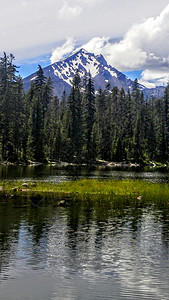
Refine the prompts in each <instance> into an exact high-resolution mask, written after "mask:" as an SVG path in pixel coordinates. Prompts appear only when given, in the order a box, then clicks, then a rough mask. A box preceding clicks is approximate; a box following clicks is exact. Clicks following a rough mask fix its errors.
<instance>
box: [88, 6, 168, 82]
mask: <svg viewBox="0 0 169 300" xmlns="http://www.w3.org/2000/svg"><path fill="white" fill-rule="evenodd" d="M82 47H83V48H85V49H86V50H87V51H89V52H94V53H96V54H99V53H102V54H103V55H104V57H105V58H106V60H107V61H108V63H109V64H111V65H112V66H114V67H115V68H117V69H118V70H120V71H129V70H141V69H144V71H143V72H142V78H141V80H140V82H141V83H144V84H146V85H147V86H149V87H150V86H151V87H152V86H155V85H156V84H157V85H162V84H166V83H167V82H168V80H169V5H167V6H166V7H165V9H164V10H163V11H162V12H161V14H160V15H159V16H157V17H151V18H148V19H147V20H145V21H144V22H142V23H139V24H135V25H133V26H132V27H131V28H130V29H129V30H128V32H127V33H126V34H125V36H124V38H123V39H122V40H121V41H120V42H119V43H111V41H110V39H109V38H108V37H95V38H92V39H91V40H89V42H88V43H86V44H84V45H82Z"/></svg>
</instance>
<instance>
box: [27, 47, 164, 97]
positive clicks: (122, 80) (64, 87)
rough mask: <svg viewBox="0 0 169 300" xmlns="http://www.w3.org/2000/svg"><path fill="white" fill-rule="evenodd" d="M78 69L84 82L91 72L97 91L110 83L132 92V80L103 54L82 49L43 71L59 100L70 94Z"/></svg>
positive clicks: (28, 81)
mask: <svg viewBox="0 0 169 300" xmlns="http://www.w3.org/2000/svg"><path fill="white" fill-rule="evenodd" d="M77 69H78V70H79V75H80V77H81V79H82V80H83V78H84V76H85V75H86V74H89V72H90V74H91V76H92V78H93V80H94V85H95V89H96V90H98V89H99V88H102V89H103V90H104V89H105V87H106V84H107V83H108V82H109V83H110V85H111V88H113V87H114V86H116V87H118V88H119V89H121V88H124V90H125V91H126V92H127V90H128V89H129V90H130V89H131V88H132V85H133V81H132V80H131V79H129V78H128V77H127V76H125V75H124V74H123V73H121V72H119V71H118V70H116V69H115V68H113V67H112V66H110V65H108V63H107V61H106V60H105V58H104V56H103V55H102V54H99V55H95V54H94V53H90V52H88V51H86V50H85V49H84V48H81V49H79V50H77V51H76V52H74V53H72V54H71V55H70V56H69V57H67V58H66V59H64V60H61V61H59V62H56V63H54V64H52V65H50V66H48V67H46V68H44V69H43V71H44V75H45V76H46V77H49V76H50V77H51V79H52V81H53V86H54V94H55V95H57V96H58V98H61V97H62V94H63V91H66V92H67V94H69V93H70V90H71V86H72V82H73V77H74V75H75V74H76V71H77ZM35 77H36V73H34V74H32V75H30V76H29V77H27V78H25V79H24V86H25V87H26V88H28V87H29V86H30V82H31V80H34V79H35ZM140 89H141V90H143V91H145V90H147V89H146V88H145V87H144V86H141V85H140ZM160 91H161V90H160ZM160 91H159V92H160ZM151 92H152V91H151Z"/></svg>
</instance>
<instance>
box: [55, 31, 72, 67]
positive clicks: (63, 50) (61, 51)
mask: <svg viewBox="0 0 169 300" xmlns="http://www.w3.org/2000/svg"><path fill="white" fill-rule="evenodd" d="M74 48H75V41H74V39H73V38H71V37H68V38H67V40H66V42H65V43H64V44H63V45H62V46H60V47H56V49H55V50H53V52H52V56H51V58H50V61H51V64H53V63H55V62H57V61H59V60H61V59H62V58H64V57H65V56H66V55H68V54H70V53H71V52H73V50H74Z"/></svg>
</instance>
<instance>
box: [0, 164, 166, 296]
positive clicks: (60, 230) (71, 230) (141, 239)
mask: <svg viewBox="0 0 169 300" xmlns="http://www.w3.org/2000/svg"><path fill="white" fill-rule="evenodd" d="M0 174H1V179H4V180H5V179H21V178H22V179H23V180H32V179H33V180H46V181H47V180H49V181H53V182H61V181H68V180H76V179H81V178H86V177H88V178H101V179H105V180H106V179H107V178H108V179H110V178H113V179H115V178H117V179H123V178H125V179H126V178H132V179H133V178H135V179H145V180H150V181H153V182H168V172H167V171H166V172H159V171H155V170H153V171H152V170H141V171H140V170H134V171H132V170H106V171H105V170H96V169H93V170H90V171H88V170H85V169H79V168H66V169H57V168H56V167H44V166H39V167H22V166H21V167H14V166H10V167H0ZM168 282H169V210H167V209H163V208H161V207H159V208H157V207H156V208H155V207H153V206H149V207H144V208H138V207H135V208H133V207H124V208H123V209H120V210H119V209H118V208H117V209H115V208H114V209H111V210H107V209H106V208H104V207H99V206H97V207H95V206H94V205H90V206H88V205H87V206H86V205H84V204H82V203H81V205H79V203H76V202H72V204H71V205H70V206H68V207H65V208H62V207H54V206H53V205H52V203H51V204H50V203H48V204H47V203H46V205H44V204H43V203H42V204H41V206H40V205H39V206H35V205H34V204H33V203H31V202H29V201H26V200H22V199H20V200H17V201H15V200H14V199H8V200H7V199H1V201H0V299H1V300H30V299H31V300H54V299H65V300H67V299H82V300H83V299H86V300H94V299H100V300H103V299H115V300H118V299H128V300H132V299H151V300H152V299H158V300H159V299H160V300H165V299H166V300H168V294H169V286H168Z"/></svg>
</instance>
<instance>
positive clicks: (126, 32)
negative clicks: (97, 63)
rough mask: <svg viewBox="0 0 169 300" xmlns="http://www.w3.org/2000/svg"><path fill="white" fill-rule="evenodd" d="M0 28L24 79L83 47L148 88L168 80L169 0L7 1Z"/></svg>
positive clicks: (5, 48) (0, 36)
mask: <svg viewBox="0 0 169 300" xmlns="http://www.w3.org/2000/svg"><path fill="white" fill-rule="evenodd" d="M0 28H1V30H0V40H1V43H0V54H1V53H2V52H3V51H5V52H6V53H13V54H14V55H15V57H16V64H17V65H18V66H20V74H21V76H23V77H25V76H27V75H29V74H30V73H32V72H34V71H36V70H37V66H38V64H40V65H41V66H42V67H45V66H47V65H49V64H50V63H52V62H55V61H57V60H60V59H63V58H64V57H65V56H68V55H69V54H70V53H71V51H74V50H76V48H78V47H79V46H82V47H83V48H85V49H86V50H87V51H89V52H94V53H95V54H100V53H102V54H103V55H104V57H105V59H106V60H107V62H108V63H109V64H111V65H112V66H113V67H115V68H116V69H118V70H119V71H122V72H124V73H125V74H127V75H128V77H131V78H132V79H133V78H135V77H137V78H140V82H141V83H143V84H144V83H145V84H147V85H149V86H153V85H161V84H165V83H167V82H168V80H169V1H168V0H160V1H159V0H142V1H138V0H118V1H117V0H17V1H13V0H6V1H3V2H2V3H1V10H0ZM140 70H141V71H140Z"/></svg>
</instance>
